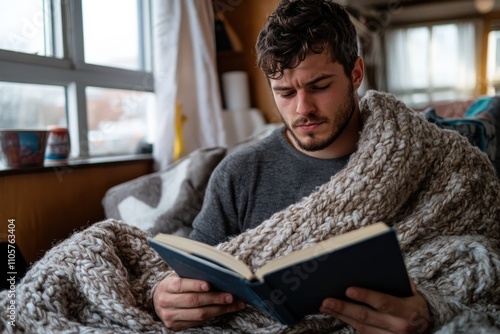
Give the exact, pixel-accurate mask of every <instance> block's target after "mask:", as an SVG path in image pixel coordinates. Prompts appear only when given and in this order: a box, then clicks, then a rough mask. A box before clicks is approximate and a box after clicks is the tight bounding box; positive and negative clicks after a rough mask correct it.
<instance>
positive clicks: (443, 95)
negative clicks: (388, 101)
mask: <svg viewBox="0 0 500 334" xmlns="http://www.w3.org/2000/svg"><path fill="white" fill-rule="evenodd" d="M476 29H477V24H476V23H475V22H463V23H450V24H439V25H430V26H421V27H410V28H401V29H395V30H390V31H388V32H387V34H386V55H387V58H386V59H387V89H388V91H389V92H391V93H394V94H395V95H397V96H398V97H399V98H401V99H402V100H403V101H405V102H407V103H409V104H412V105H425V104H428V103H430V102H437V101H446V100H455V99H464V98H469V97H472V96H474V91H475V88H476V54H477V39H476Z"/></svg>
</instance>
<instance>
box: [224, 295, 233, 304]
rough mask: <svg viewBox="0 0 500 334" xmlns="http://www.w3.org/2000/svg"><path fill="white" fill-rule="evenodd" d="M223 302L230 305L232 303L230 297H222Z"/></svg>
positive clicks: (231, 297)
mask: <svg viewBox="0 0 500 334" xmlns="http://www.w3.org/2000/svg"><path fill="white" fill-rule="evenodd" d="M224 301H225V302H226V303H228V304H231V303H232V302H233V296H231V295H226V296H224Z"/></svg>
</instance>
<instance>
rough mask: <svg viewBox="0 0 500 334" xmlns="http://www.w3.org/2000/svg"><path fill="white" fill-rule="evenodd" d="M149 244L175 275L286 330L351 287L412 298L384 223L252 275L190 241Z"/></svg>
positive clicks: (169, 238)
mask: <svg viewBox="0 0 500 334" xmlns="http://www.w3.org/2000/svg"><path fill="white" fill-rule="evenodd" d="M148 241H149V243H150V244H151V245H152V246H153V248H154V249H155V250H156V251H157V252H158V253H159V254H160V256H161V257H162V258H163V259H164V260H165V261H166V262H167V264H168V265H169V266H170V267H171V268H172V269H174V270H175V271H176V272H177V274H178V275H179V276H181V277H186V278H194V279H200V280H204V281H208V282H210V283H211V284H212V286H213V287H215V288H217V289H219V290H222V291H227V292H230V293H232V294H234V295H235V296H236V297H238V298H240V299H241V300H243V301H245V302H246V303H248V304H251V305H253V306H254V307H256V308H258V309H260V310H261V311H264V312H266V313H268V314H270V315H271V316H273V317H274V318H275V319H277V320H278V321H280V322H281V323H283V324H287V325H292V324H294V323H295V322H297V321H299V320H300V319H302V318H303V317H304V316H306V315H308V314H314V313H318V312H319V307H320V305H321V303H322V301H323V300H324V299H325V298H327V297H335V298H341V299H347V297H345V290H346V289H347V288H348V287H350V286H358V287H364V288H368V289H372V290H376V291H380V292H383V293H387V294H391V295H394V296H398V297H408V296H411V295H412V292H411V286H410V282H409V278H408V274H407V271H406V266H405V262H404V259H403V256H402V253H401V250H400V248H399V243H398V240H397V237H396V234H395V233H394V230H393V229H391V228H389V227H388V226H387V225H386V224H384V223H376V224H373V225H369V226H366V227H363V228H360V229H357V230H354V231H351V232H348V233H345V234H342V235H338V236H335V237H332V238H330V239H328V240H325V241H322V242H318V243H316V244H314V245H312V246H310V247H307V248H304V249H301V250H299V251H296V252H293V253H290V254H288V255H285V256H282V257H280V258H277V259H274V260H271V261H269V262H268V263H267V264H266V265H264V266H262V267H261V268H259V269H258V270H256V271H255V273H254V272H252V270H250V268H249V267H248V266H247V265H246V264H245V263H244V262H242V261H240V260H238V259H236V258H235V257H233V256H232V255H230V254H228V253H225V252H222V251H220V250H218V249H215V248H214V247H212V246H209V245H206V244H203V243H200V242H197V241H194V240H189V239H186V238H182V237H178V236H174V235H169V234H158V235H157V236H155V237H154V238H149V239H148Z"/></svg>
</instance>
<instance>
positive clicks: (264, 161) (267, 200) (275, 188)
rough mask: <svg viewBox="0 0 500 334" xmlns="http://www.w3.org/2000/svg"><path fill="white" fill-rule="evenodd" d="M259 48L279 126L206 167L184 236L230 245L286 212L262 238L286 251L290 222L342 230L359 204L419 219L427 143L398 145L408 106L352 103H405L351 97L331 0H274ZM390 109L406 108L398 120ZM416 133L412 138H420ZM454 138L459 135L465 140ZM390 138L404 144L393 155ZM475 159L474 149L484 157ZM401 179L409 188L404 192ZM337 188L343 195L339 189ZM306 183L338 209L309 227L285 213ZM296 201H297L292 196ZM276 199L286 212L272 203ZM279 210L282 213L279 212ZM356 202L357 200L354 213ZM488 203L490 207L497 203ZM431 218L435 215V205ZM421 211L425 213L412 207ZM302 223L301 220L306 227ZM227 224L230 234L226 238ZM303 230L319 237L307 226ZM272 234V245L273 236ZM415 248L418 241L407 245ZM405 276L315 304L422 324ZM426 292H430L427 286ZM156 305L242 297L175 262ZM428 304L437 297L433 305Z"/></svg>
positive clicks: (187, 321) (186, 306) (338, 18)
mask: <svg viewBox="0 0 500 334" xmlns="http://www.w3.org/2000/svg"><path fill="white" fill-rule="evenodd" d="M257 56H258V65H259V67H260V68H261V69H262V70H263V72H264V73H265V74H266V76H267V78H268V81H269V84H270V88H271V90H272V93H273V96H274V100H275V102H276V105H277V107H278V110H279V112H280V116H281V119H282V121H283V124H284V127H283V128H281V129H278V130H276V131H275V132H274V133H273V134H271V135H270V136H269V137H267V138H265V139H264V140H263V141H261V142H259V143H257V144H255V145H253V146H251V147H248V148H245V149H242V150H241V151H238V152H235V153H234V154H232V155H231V156H229V157H228V158H227V159H225V160H224V161H223V162H221V164H220V165H219V166H218V167H217V169H216V171H215V172H214V174H213V176H212V178H211V181H210V184H209V186H208V189H207V194H206V199H205V202H204V206H203V209H202V211H201V212H200V214H199V216H198V217H197V218H196V220H195V222H194V224H193V226H194V230H193V232H192V234H191V235H190V237H191V238H193V239H196V240H199V241H202V242H206V243H209V244H212V245H217V244H219V243H222V242H225V244H223V246H222V248H224V247H225V245H229V244H231V243H232V246H231V247H232V248H231V249H232V250H233V253H235V252H236V251H234V249H236V248H235V247H236V246H238V247H240V249H242V248H243V245H245V242H246V241H248V240H249V239H250V238H255V235H257V236H259V237H260V236H261V235H262V236H263V237H262V238H265V236H264V234H262V233H263V229H264V228H267V227H269V228H270V229H273V230H272V233H275V234H276V235H277V234H279V233H280V232H276V231H279V230H284V229H285V227H284V226H285V225H286V224H284V223H281V222H286V223H287V225H286V226H287V228H289V225H293V224H294V223H296V224H297V226H298V227H292V228H290V238H289V240H284V238H283V237H282V236H280V238H274V239H270V240H282V241H281V242H282V243H283V247H281V246H280V247H281V249H285V250H284V251H285V252H286V251H287V249H288V250H289V248H294V247H301V246H295V245H294V243H293V240H292V239H293V237H294V236H295V234H294V232H295V229H296V230H299V229H303V230H304V231H306V232H301V233H303V234H302V235H301V234H300V233H297V235H300V236H301V238H307V235H308V234H310V233H320V232H318V231H319V230H321V229H323V228H325V229H335V228H337V227H338V228H339V229H341V227H340V226H343V225H342V224H344V223H345V222H349V224H347V223H346V225H345V230H348V229H352V228H353V227H355V225H359V226H361V225H363V224H364V223H363V222H362V221H364V220H365V217H364V216H365V215H366V220H368V219H370V218H372V217H373V219H377V218H382V219H383V220H384V221H386V222H390V223H391V224H393V225H397V227H398V228H399V229H400V231H399V232H402V233H403V232H404V230H406V232H407V233H409V232H408V229H411V228H412V226H415V227H414V228H415V229H420V227H416V225H412V222H413V221H416V220H417V219H416V218H415V217H412V214H413V212H412V210H415V212H417V214H415V215H416V216H418V217H424V216H425V215H423V214H422V212H425V210H430V211H432V210H431V208H423V207H421V205H422V206H425V203H426V200H424V199H423V198H419V196H420V195H419V194H420V193H422V191H423V190H422V189H423V188H422V187H426V184H427V182H432V181H429V180H428V179H427V178H428V176H422V177H420V176H418V175H420V174H422V175H432V174H430V173H427V172H428V171H427V165H426V162H425V161H426V160H425V159H427V157H428V155H427V152H423V153H420V152H421V151H424V150H432V149H433V148H432V147H431V146H428V147H421V148H420V149H419V150H417V151H416V152H415V151H412V152H410V153H406V150H408V147H410V146H412V145H413V144H412V143H413V139H411V135H410V136H409V137H408V138H406V137H405V136H406V135H407V133H408V134H411V132H412V127H411V126H408V128H407V129H406V128H405V129H403V130H405V131H400V130H401V129H398V127H403V126H406V123H405V122H407V119H406V118H405V117H408V122H419V120H418V117H416V116H414V115H411V116H407V115H403V114H404V113H399V114H398V113H394V114H395V115H394V120H393V119H390V118H388V119H387V120H384V119H373V117H372V118H368V116H366V115H365V114H362V113H361V111H362V109H363V110H365V109H366V110H368V109H371V108H374V109H383V103H380V101H382V100H383V101H384V102H385V100H387V101H389V102H390V105H391V106H394V107H388V109H398V110H399V109H404V108H405V107H404V106H403V105H402V104H400V103H399V102H397V101H395V100H394V99H391V98H389V97H387V96H386V95H383V94H381V95H377V94H375V93H373V94H372V95H371V96H370V97H369V98H367V99H366V102H364V104H363V108H361V107H360V101H359V100H358V98H357V95H356V90H357V89H358V88H359V86H360V84H361V82H362V79H363V61H362V59H361V58H360V57H359V56H358V47H357V39H356V31H355V29H354V27H353V25H352V23H351V22H350V20H349V16H348V14H347V13H346V11H345V10H344V9H343V8H342V7H341V6H340V5H338V4H336V3H334V2H333V1H329V0H322V1H318V0H309V1H307V0H295V1H293V0H283V1H281V2H280V4H279V5H278V8H277V9H276V10H275V12H274V13H273V14H272V15H271V16H270V18H269V21H268V22H267V24H266V26H265V27H264V28H263V30H262V31H261V33H260V35H259V38H258V41H257ZM380 105H382V107H381V106H380ZM383 115H384V113H383V112H379V113H377V114H376V116H377V117H379V116H383ZM391 117H392V116H391ZM399 118H405V120H404V121H401V122H400V123H399V121H398V120H399ZM423 122H424V121H422V122H421V123H418V127H424V128H425V129H426V131H427V125H424V123H423ZM431 126H432V125H429V127H431ZM382 127H383V131H381V134H380V136H378V137H377V138H375V134H377V135H378V133H377V131H378V129H379V128H382ZM429 129H430V130H428V131H437V130H436V129H435V128H434V127H433V128H429ZM391 131H394V133H396V132H397V133H401V138H393V137H394V136H392V135H389V133H392V132H391ZM386 134H387V135H386ZM416 136H420V135H418V134H416ZM421 136H424V137H425V135H421ZM372 137H373V138H372ZM374 140H377V143H378V144H377V145H378V146H377V145H373V146H372V147H373V149H371V150H369V149H365V147H366V146H367V145H369V144H366V143H370V142H373V141H374ZM415 143H416V145H420V143H419V142H418V143H417V142H416V141H415ZM443 145H444V143H443ZM453 145H455V144H453ZM460 145H462V146H466V143H465V142H463V143H462V144H460ZM380 146H385V147H388V148H389V152H395V153H391V156H389V157H388V156H387V154H380V155H377V152H378V151H377V148H378V147H380ZM399 150H401V151H402V152H404V153H403V154H406V155H402V156H400V157H398V156H397V155H398V154H399ZM370 152H371V153H370ZM408 152H409V151H408ZM367 154H372V155H373V156H371V157H370V159H372V160H373V161H375V165H374V166H375V167H371V165H370V164H369V163H365V161H364V160H363V159H365V158H366V155H367ZM419 154H422V155H421V157H420V156H418V157H415V155H419ZM436 154H437V153H436ZM363 157H364V158H363ZM386 159H387V160H388V161H389V160H390V161H391V163H392V162H395V161H397V163H398V164H399V165H398V166H400V167H399V168H393V169H394V170H392V169H391V167H390V166H392V165H390V164H384V163H383V162H384V161H385V160H386ZM406 159H408V161H417V162H418V161H419V160H420V159H422V165H421V170H419V168H413V166H407V165H405V160H406ZM478 159H480V161H483V160H484V157H479V158H478ZM481 159H483V160H481ZM356 161H359V163H358V166H354V164H355V162H356ZM474 161H475V160H474ZM377 163H379V164H378V165H377ZM429 163H430V162H429ZM479 165H480V166H478V168H479V169H484V168H486V170H487V171H486V173H490V172H492V171H493V170H492V169H491V168H490V167H488V166H487V167H484V166H483V165H482V162H481V163H479ZM378 166H380V168H379V167H378ZM403 168H404V169H405V171H407V174H405V175H404V176H401V182H400V181H399V180H398V169H403ZM488 168H490V169H488ZM386 169H387V170H386ZM458 169H460V167H458V168H457V170H458ZM348 171H350V172H348ZM389 172H391V173H392V174H391V175H393V176H394V179H395V180H398V181H397V183H398V184H395V185H393V186H394V189H392V191H391V189H389V190H388V191H387V192H386V193H384V192H378V190H377V187H380V188H382V187H383V186H384V185H385V184H386V183H387V184H390V183H391V181H390V178H391V175H388V176H387V175H385V174H388V173H389ZM452 172H453V171H452ZM379 174H380V175H381V180H382V181H380V182H378V183H375V184H374V185H372V184H370V185H368V186H369V187H368V186H367V184H363V187H368V188H370V189H369V190H367V191H366V194H368V195H367V196H368V197H367V199H365V200H359V199H357V198H356V194H355V192H356V189H358V188H357V186H358V185H359V186H360V187H361V185H362V182H361V181H359V180H365V179H367V180H371V179H372V178H373V179H374V176H373V175H379ZM438 174H439V173H436V174H435V177H436V178H439V177H440V176H439V175H441V174H439V175H438ZM443 175H445V174H443ZM334 177H335V178H334ZM431 177H432V176H431ZM337 178H338V180H339V182H338V183H337V186H336V185H335V184H334V183H335V182H334V181H335V180H337ZM488 180H491V179H490V178H488ZM341 181H342V182H341ZM358 181H359V182H358ZM446 182H449V180H448V181H446ZM491 182H494V181H491ZM417 183H418V184H417ZM352 184H355V185H356V187H353V188H350V187H349V185H352ZM327 185H328V186H329V185H331V186H332V189H333V190H332V192H331V193H330V194H328V195H325V196H323V197H321V196H322V195H321V194H323V193H325V192H326V191H327V190H328V191H329V189H327ZM344 185H345V186H344ZM420 185H421V186H420ZM391 186H392V185H391ZM335 187H337V188H335ZM398 187H401V189H399V188H398ZM359 189H361V188H359ZM404 189H414V190H412V191H413V192H410V191H409V192H408V194H404ZM343 191H344V192H345V196H347V197H348V198H350V199H351V200H343V199H341V196H342V195H344V194H342V192H343ZM364 191H365V190H363V193H364ZM384 191H385V190H384ZM399 191H400V192H401V193H398V192H399ZM426 191H427V192H426V194H425V196H431V197H428V198H427V202H428V203H430V202H432V203H434V199H432V193H431V192H430V190H428V189H427V190H426ZM436 191H437V190H436ZM360 192H361V190H360ZM462 193H463V191H462ZM311 194H312V195H311ZM315 194H320V195H321V196H320V195H318V198H323V199H322V200H321V201H329V200H330V198H334V199H335V198H339V199H338V200H336V201H334V202H331V207H330V208H328V210H330V211H331V212H336V213H337V214H332V213H329V214H326V215H325V216H326V218H325V217H323V218H321V219H320V220H321V223H318V224H317V226H318V228H314V227H315V226H316V225H314V224H315V223H314V222H315V221H316V219H317V218H316V216H307V218H302V217H299V218H296V219H295V218H294V217H295V216H293V209H294V208H295V207H297V206H298V207H301V205H302V206H304V207H307V206H308V205H310V203H312V202H308V201H307V200H302V199H303V198H306V197H307V198H312V199H314V198H316V197H314V196H316V195H315ZM497 195H498V192H495V193H493V194H492V195H491V196H497ZM392 196H394V197H392ZM422 196H423V197H425V196H424V195H422ZM389 197H390V198H391V200H389V199H388V198H389ZM399 197H401V198H403V200H401V199H399ZM496 198H498V197H496ZM412 200H414V201H415V202H414V203H415V204H414V205H413V206H412V203H410V202H411V201H412ZM457 200H458V197H457ZM311 201H312V200H311ZM318 201H320V200H318ZM318 201H316V202H318ZM332 201H333V200H332ZM358 202H359V204H357V203H358ZM294 203H299V204H297V205H295V207H294ZM301 203H303V204H301ZM372 203H383V204H389V208H388V209H383V208H379V207H377V206H378V205H377V204H374V205H372ZM356 205H359V207H360V209H359V210H358V209H356V210H358V211H356V210H354V209H351V206H352V207H354V206H356ZM391 205H393V207H391ZM450 205H451V204H450ZM282 210H283V211H282ZM280 211H281V212H285V213H286V214H283V215H280V213H278V212H280ZM330 211H328V212H330ZM289 212H291V213H290V214H288V213H289ZM301 212H302V211H301ZM303 212H309V211H303ZM358 212H362V213H363V217H360V215H359V214H358ZM382 212H383V214H382ZM492 212H493V213H492V215H493V216H495V215H496V216H495V217H496V218H498V210H497V209H495V210H494V211H492ZM309 215H312V214H309ZM290 217H292V218H290ZM310 217H311V218H310ZM335 219H338V223H331V221H333V220H335ZM432 219H436V220H437V219H439V217H438V214H436V216H433V217H432ZM454 219H455V218H454ZM488 219H489V218H488ZM424 220H425V218H419V219H418V221H424ZM264 221H265V223H263V222H264ZM399 222H401V224H399ZM403 222H404V223H403ZM280 224H281V225H280ZM422 224H423V223H422ZM308 226H310V227H311V231H307V228H308ZM423 226H424V225H422V229H421V230H422V231H423V230H424V229H423ZM425 226H427V225H425ZM342 228H343V227H342ZM345 230H344V231H345ZM245 231H247V232H246V233H245ZM329 233H331V232H325V233H323V234H321V237H325V238H326V237H328V235H330V234H329ZM335 233H338V231H337V232H335ZM335 233H332V235H333V234H335ZM249 234H253V236H252V235H249ZM234 236H237V237H235V238H233V237H234ZM240 236H241V237H240ZM231 238H233V239H231ZM313 239H314V240H316V241H318V240H317V238H316V237H314V238H313ZM410 239H411V238H408V241H406V239H404V238H403V239H402V240H403V242H402V245H403V248H405V249H408V250H411V251H409V254H410V253H411V254H417V253H418V252H420V251H421V247H424V246H423V244H424V242H418V241H415V240H413V239H411V241H410ZM228 240H232V241H229V242H228ZM283 240H284V241H283ZM422 240H424V236H422ZM257 241H258V240H257ZM276 242H277V241H276ZM287 243H288V245H287ZM264 244H265V243H264V242H262V245H264ZM268 244H269V243H268ZM270 244H271V245H274V243H273V242H270ZM299 244H300V243H299ZM414 245H418V247H420V248H418V247H417V246H414ZM249 247H250V246H249ZM259 247H263V248H262V249H260V248H259ZM259 247H253V249H252V251H251V252H249V253H245V251H244V250H243V251H241V252H240V253H239V254H240V258H243V259H245V260H246V261H247V262H252V261H254V262H253V263H254V265H255V264H257V265H259V264H260V263H258V262H255V261H257V260H255V259H254V260H252V256H253V257H255V258H256V257H259V255H257V254H261V253H265V254H267V253H266V252H267V249H266V250H264V246H259ZM278 248H279V247H278ZM417 248H418V249H419V251H415V252H413V250H415V249H417ZM419 254H420V253H419ZM262 257H263V256H262ZM411 259H413V257H411V256H409V257H408V260H407V261H409V263H410V266H411V268H413V263H416V262H418V259H415V260H411ZM411 268H410V269H411ZM410 276H412V275H410ZM325 284H328V283H327V282H325ZM412 284H413V282H412ZM413 287H414V289H413V292H414V296H412V297H410V298H404V299H401V298H396V297H393V296H388V295H384V294H381V293H379V292H376V291H369V290H366V289H361V288H357V287H351V288H349V289H348V290H347V291H346V295H347V296H348V297H350V298H351V299H353V300H355V301H358V302H361V303H352V302H346V301H341V300H337V299H333V298H326V299H325V300H324V302H323V304H322V305H321V307H320V308H319V309H318V313H319V312H322V313H324V314H326V315H330V316H333V317H335V318H336V319H339V320H341V321H343V322H345V323H346V324H348V325H350V326H352V327H353V328H355V329H357V330H358V331H359V332H366V333H372V332H373V333H379V332H380V333H401V332H405V333H427V332H430V331H431V329H432V322H433V319H432V318H431V311H430V308H429V302H428V301H427V300H426V298H424V296H423V295H422V294H421V292H420V288H422V289H423V288H424V287H419V289H417V286H416V285H415V284H413ZM426 297H427V298H429V297H428V295H426ZM434 304H435V303H434V302H433V305H434ZM154 306H155V310H156V313H157V315H158V316H159V317H160V319H161V320H162V321H163V322H164V324H165V325H166V326H167V327H168V328H170V329H173V330H181V329H185V328H190V327H194V326H200V325H203V324H205V323H206V322H207V321H209V320H212V319H214V318H215V319H216V318H217V317H218V316H221V315H224V314H228V313H231V312H236V311H240V310H242V309H244V308H245V305H244V304H243V303H241V302H240V301H238V300H235V298H234V297H233V296H232V295H230V294H228V293H224V292H212V291H210V286H209V284H208V283H207V282H202V281H197V280H191V279H181V278H179V277H178V276H177V275H175V273H173V274H171V275H170V276H168V277H167V278H165V279H164V280H163V281H162V282H161V283H160V284H159V285H158V287H157V288H156V290H155V293H154ZM434 309H436V307H434V306H433V310H434ZM439 316H440V315H439ZM440 321H441V322H442V320H440Z"/></svg>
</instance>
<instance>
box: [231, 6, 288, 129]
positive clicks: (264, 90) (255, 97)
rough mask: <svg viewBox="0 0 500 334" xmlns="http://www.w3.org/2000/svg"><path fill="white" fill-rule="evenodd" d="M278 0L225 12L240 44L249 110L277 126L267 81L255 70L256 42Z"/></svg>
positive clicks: (237, 7) (277, 118)
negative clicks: (245, 73) (253, 110)
mask: <svg viewBox="0 0 500 334" xmlns="http://www.w3.org/2000/svg"><path fill="white" fill-rule="evenodd" d="M278 2H279V1H278V0H242V1H241V3H240V4H238V5H236V6H235V7H234V8H231V9H230V10H227V11H226V12H224V16H225V18H226V19H227V20H228V21H229V22H230V24H231V26H232V27H233V28H234V30H235V32H236V34H237V35H238V37H239V38H240V39H241V43H242V44H243V52H242V58H243V65H244V67H245V70H246V71H247V72H248V78H249V84H250V90H251V92H250V94H251V101H252V106H253V107H256V108H258V109H260V110H261V111H262V113H263V114H264V117H265V118H266V120H267V121H268V122H279V121H280V119H279V116H278V113H277V111H276V106H275V104H274V100H273V97H272V95H271V92H270V90H269V86H268V84H267V80H266V79H265V77H264V75H263V74H262V72H261V71H260V70H259V69H258V68H257V66H256V58H255V42H256V41H257V36H258V35H259V32H260V30H261V29H262V27H263V26H264V24H265V23H266V21H267V17H268V16H269V15H270V14H271V13H272V11H273V10H274V9H275V8H276V6H277V5H278Z"/></svg>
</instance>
